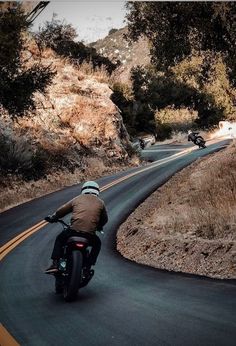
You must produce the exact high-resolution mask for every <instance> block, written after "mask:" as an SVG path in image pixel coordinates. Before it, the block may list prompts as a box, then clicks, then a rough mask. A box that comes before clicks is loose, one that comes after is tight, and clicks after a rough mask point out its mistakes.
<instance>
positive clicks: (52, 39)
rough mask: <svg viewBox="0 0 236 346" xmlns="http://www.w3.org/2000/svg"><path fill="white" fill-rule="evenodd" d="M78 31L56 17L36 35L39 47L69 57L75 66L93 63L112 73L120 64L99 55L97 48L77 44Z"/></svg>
mask: <svg viewBox="0 0 236 346" xmlns="http://www.w3.org/2000/svg"><path fill="white" fill-rule="evenodd" d="M76 36H77V34H76V30H75V29H74V28H73V26H72V25H71V24H66V23H65V22H63V21H60V20H57V19H56V16H55V15H54V16H53V18H52V21H51V22H48V21H47V22H46V23H45V25H44V27H42V28H40V30H39V32H38V33H37V34H36V35H35V39H36V41H37V43H38V45H39V47H41V48H43V47H49V48H52V49H53V50H54V51H55V52H56V53H57V54H59V55H61V56H63V57H67V58H69V59H70V60H71V62H73V63H74V64H82V63H83V62H87V63H91V64H92V66H93V68H94V69H95V68H97V67H101V66H104V67H105V69H106V70H107V72H108V73H110V74H111V73H112V72H113V71H114V70H115V69H116V68H117V67H118V65H119V64H120V62H119V61H117V63H116V64H114V63H113V62H111V61H110V60H109V59H108V58H106V57H103V56H101V55H99V54H98V53H97V51H96V49H95V48H93V47H88V46H86V45H85V44H83V42H75V38H76Z"/></svg>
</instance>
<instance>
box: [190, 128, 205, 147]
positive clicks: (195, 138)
mask: <svg viewBox="0 0 236 346" xmlns="http://www.w3.org/2000/svg"><path fill="white" fill-rule="evenodd" d="M188 141H192V142H193V143H194V144H196V145H198V146H199V148H206V141H205V140H204V138H203V137H202V136H200V135H199V132H193V131H191V130H189V131H188Z"/></svg>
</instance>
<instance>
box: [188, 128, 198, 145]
mask: <svg viewBox="0 0 236 346" xmlns="http://www.w3.org/2000/svg"><path fill="white" fill-rule="evenodd" d="M198 135H199V132H193V131H191V130H189V131H188V141H192V142H193V143H194V144H196V139H197V136H198Z"/></svg>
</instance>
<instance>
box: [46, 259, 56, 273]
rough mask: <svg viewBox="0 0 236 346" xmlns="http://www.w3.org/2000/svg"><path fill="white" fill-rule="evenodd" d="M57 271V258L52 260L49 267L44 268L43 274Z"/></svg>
mask: <svg viewBox="0 0 236 346" xmlns="http://www.w3.org/2000/svg"><path fill="white" fill-rule="evenodd" d="M57 272H58V260H55V259H54V260H53V262H52V264H51V265H50V267H49V268H47V269H46V270H45V274H54V273H57Z"/></svg>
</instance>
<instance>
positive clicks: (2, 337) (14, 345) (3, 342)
mask: <svg viewBox="0 0 236 346" xmlns="http://www.w3.org/2000/svg"><path fill="white" fill-rule="evenodd" d="M0 346H20V344H18V342H16V340H15V339H14V338H13V337H12V336H11V335H10V334H9V333H8V331H7V330H6V329H5V328H4V327H3V325H2V324H1V323H0Z"/></svg>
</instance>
